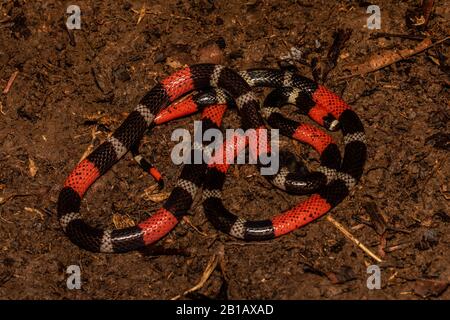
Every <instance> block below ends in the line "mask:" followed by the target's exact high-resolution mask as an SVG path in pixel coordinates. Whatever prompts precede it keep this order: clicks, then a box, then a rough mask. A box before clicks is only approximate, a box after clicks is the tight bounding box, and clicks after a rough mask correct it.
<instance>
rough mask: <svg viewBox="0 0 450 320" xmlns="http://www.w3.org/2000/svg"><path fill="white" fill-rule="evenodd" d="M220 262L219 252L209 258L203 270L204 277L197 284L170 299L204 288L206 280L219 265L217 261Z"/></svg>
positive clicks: (176, 298)
mask: <svg viewBox="0 0 450 320" xmlns="http://www.w3.org/2000/svg"><path fill="white" fill-rule="evenodd" d="M218 262H219V255H218V254H214V255H213V256H212V257H211V258H210V259H209V261H208V264H207V265H206V268H205V271H203V274H202V277H201V278H200V281H199V282H198V283H197V284H196V285H195V286H193V287H192V288H190V289H188V290H186V291H185V292H183V293H182V294H179V295H177V296H175V297H173V298H171V299H170V300H178V299H180V298H181V297H182V296H185V295H187V294H188V293H191V292H194V291H197V290H198V289H200V288H202V287H203V286H204V285H205V283H206V281H208V279H209V277H210V276H211V274H212V273H213V271H214V269H215V268H216V267H217V263H218Z"/></svg>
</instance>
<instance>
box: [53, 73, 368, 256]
mask: <svg viewBox="0 0 450 320" xmlns="http://www.w3.org/2000/svg"><path fill="white" fill-rule="evenodd" d="M254 87H271V88H275V90H274V91H272V93H270V94H269V95H268V96H267V98H266V99H265V101H264V104H263V106H262V107H260V104H259V101H258V99H257V98H256V96H255V94H254V92H253V91H252V88H254ZM211 88H212V90H211ZM194 90H196V91H200V92H199V93H198V94H196V95H194V96H191V97H189V98H188V99H186V100H185V101H184V102H183V103H182V104H181V103H180V105H183V108H184V109H183V110H182V113H183V114H186V113H190V112H194V111H196V110H198V109H202V117H201V120H202V127H203V130H207V129H209V128H219V127H220V126H221V121H222V116H223V114H224V112H225V110H226V108H227V105H231V104H235V105H236V106H237V109H238V111H239V114H240V117H241V120H242V126H243V128H244V129H255V132H256V133H257V139H263V138H262V137H263V136H262V135H260V133H261V132H262V131H263V130H262V129H264V128H265V127H266V124H265V122H267V123H268V124H269V125H270V126H271V127H274V128H278V129H279V130H280V132H281V133H282V134H283V135H286V136H289V137H292V138H294V139H297V140H299V141H303V142H306V143H309V144H310V145H312V146H313V147H314V149H315V150H317V151H318V153H319V154H320V167H319V168H318V169H317V170H316V171H315V172H309V171H307V170H297V171H296V172H292V171H289V169H288V166H285V164H286V162H287V161H286V159H284V158H283V157H285V156H282V157H281V159H280V162H281V164H282V165H281V167H280V170H279V171H278V172H277V173H275V174H273V175H272V176H268V178H269V180H271V182H272V183H273V184H274V185H275V186H277V187H279V188H281V189H284V190H286V191H289V192H293V193H299V194H304V193H313V194H312V195H311V196H309V197H308V198H307V200H305V201H303V202H301V203H299V204H297V205H296V206H294V207H293V208H291V209H289V210H287V211H285V212H283V213H280V214H278V215H276V216H274V217H273V218H272V219H268V220H260V221H249V220H245V219H243V218H240V217H238V216H237V215H236V214H233V213H231V212H230V211H229V210H228V209H226V208H225V206H224V205H223V203H222V199H221V196H222V188H223V185H224V183H225V178H226V173H227V170H228V168H229V166H230V164H228V163H227V161H226V160H225V158H223V159H224V160H225V161H224V162H222V163H214V161H210V162H209V164H207V163H201V164H186V165H184V167H183V169H182V172H181V174H180V177H179V179H178V180H177V183H176V186H175V187H174V189H173V190H172V192H171V194H170V196H169V198H168V199H167V200H166V201H165V202H164V204H163V205H162V207H161V208H160V209H159V210H157V211H156V212H155V213H153V214H152V215H151V216H150V217H149V218H148V219H147V220H145V221H143V222H141V223H139V224H138V225H136V226H133V227H128V228H124V229H112V230H104V229H100V228H96V227H92V226H90V225H88V224H87V223H86V222H85V221H84V220H83V219H82V217H81V214H80V212H79V211H80V205H81V199H82V198H83V196H84V194H85V193H86V191H87V190H88V188H89V187H90V186H91V185H92V184H93V183H94V182H95V181H96V179H98V178H99V177H100V176H102V175H103V174H104V173H105V172H107V171H108V170H109V169H110V168H111V166H113V165H114V164H115V163H116V162H117V161H119V159H121V158H122V157H123V156H124V155H125V154H126V153H127V152H128V151H129V150H131V151H132V153H133V156H134V158H135V159H136V161H137V162H138V163H140V164H141V166H143V167H144V169H146V170H148V171H151V172H150V173H152V175H153V176H155V178H156V179H157V180H161V179H160V175H159V173H158V172H157V170H156V169H154V168H153V167H152V166H151V165H150V164H149V163H148V162H146V161H145V159H143V158H142V157H141V156H140V155H139V153H138V151H137V146H138V144H139V142H140V140H141V139H142V137H143V135H144V133H145V132H146V130H148V129H149V128H151V127H152V126H153V125H155V124H158V123H162V122H166V121H168V120H170V119H172V118H176V117H178V115H177V112H175V113H173V114H171V112H172V111H173V110H176V109H174V108H173V107H169V106H170V105H171V104H172V103H174V102H175V101H177V99H178V98H180V97H182V96H184V95H186V94H187V93H190V92H192V91H194ZM201 90H209V92H208V91H205V92H204V93H202V92H201ZM286 103H291V104H294V105H296V106H297V108H298V110H299V111H300V112H302V113H305V114H308V115H309V116H310V118H311V119H313V120H314V121H316V122H317V123H318V124H320V125H322V126H324V127H325V128H327V129H329V130H336V129H337V128H340V129H341V130H342V133H343V138H344V152H345V153H344V155H343V157H342V161H341V156H340V153H339V149H338V147H337V145H336V144H335V143H334V142H333V141H332V139H331V138H330V136H329V135H328V134H326V133H325V132H324V131H322V130H320V129H318V128H315V127H313V126H311V125H307V124H301V123H298V122H296V121H293V120H290V119H287V118H285V117H284V116H283V115H282V114H281V112H280V110H279V109H280V107H281V106H282V105H283V104H286ZM186 110H187V111H186ZM264 139H267V137H264ZM233 143H234V142H230V141H226V142H225V143H224V144H223V146H222V149H221V152H219V153H218V154H217V155H215V156H214V159H212V160H217V159H220V158H221V157H224V154H225V153H226V150H227V148H229V147H230V145H232V144H233ZM265 146H266V147H263V148H260V147H254V146H252V145H249V148H252V151H253V152H255V153H256V154H258V155H260V156H264V155H267V154H270V152H271V150H270V144H269V143H266V144H265ZM204 147H205V146H194V148H193V150H191V152H192V153H195V152H202V149H203V148H204ZM366 153H367V150H366V142H365V135H364V128H363V125H362V123H361V121H360V119H359V118H358V116H357V115H356V113H355V112H354V111H352V110H351V108H350V107H349V106H348V105H347V104H346V103H345V102H344V101H343V100H342V99H341V98H339V97H338V96H337V95H336V94H334V93H332V92H330V91H329V90H328V89H326V88H325V87H323V86H322V85H319V84H317V83H315V82H314V81H312V80H310V79H308V78H305V77H303V76H300V75H298V74H296V73H295V72H292V71H288V70H278V69H254V70H247V71H242V72H239V73H238V72H235V71H233V70H231V69H230V68H227V67H224V66H221V65H213V64H198V65H193V66H190V67H187V68H184V69H182V70H179V71H177V72H175V73H174V74H172V75H171V76H169V77H167V78H165V79H164V80H163V81H161V82H160V83H158V84H157V85H155V86H154V87H153V88H152V89H151V90H150V91H149V92H148V93H147V94H146V95H145V96H144V97H143V98H142V99H141V100H140V102H139V103H138V105H137V107H136V108H135V109H134V110H133V111H132V112H131V113H130V114H129V115H128V117H127V118H126V119H125V120H124V122H123V123H122V124H121V125H120V127H119V128H117V129H116V130H115V131H114V132H113V134H112V135H111V136H110V137H108V138H107V139H106V141H105V142H103V143H102V144H101V145H100V146H98V147H97V148H96V149H95V150H94V151H93V152H92V153H91V154H90V155H88V156H87V158H86V159H84V160H82V161H81V162H80V163H79V164H78V165H77V166H76V167H75V168H74V169H73V171H72V172H71V173H70V175H69V176H68V178H67V179H66V181H65V183H64V187H63V189H62V190H61V192H60V194H59V198H58V204H57V212H58V218H59V220H60V223H61V225H62V227H63V229H64V231H65V233H66V234H67V235H68V237H69V238H70V239H71V241H72V242H74V243H75V244H77V245H78V246H80V247H81V248H84V249H87V250H90V251H94V252H114V253H119V252H127V251H130V250H137V249H141V248H143V247H144V246H146V245H149V244H152V243H154V242H156V241H157V240H159V239H161V238H162V237H164V236H165V235H166V234H167V233H169V232H170V230H172V229H173V228H174V227H175V226H176V224H177V223H178V221H179V220H180V219H181V218H182V217H183V216H184V215H185V214H187V212H188V210H189V209H190V207H191V205H192V202H193V199H194V197H195V195H196V193H197V191H198V190H199V189H200V188H203V193H202V198H203V199H202V201H203V207H204V212H205V215H206V216H207V218H208V219H209V221H211V223H212V224H213V225H214V226H215V227H216V228H217V229H219V230H221V231H223V232H225V233H228V234H230V235H232V236H234V237H237V238H241V239H246V240H265V239H271V238H274V237H277V236H280V235H283V234H286V233H288V232H290V231H293V230H295V229H296V228H299V227H301V226H303V225H305V224H307V223H309V222H311V221H313V220H315V219H317V218H319V217H320V216H322V215H323V214H325V213H326V212H328V211H329V210H330V209H332V208H333V207H335V206H336V205H338V204H339V203H340V202H341V201H342V200H343V199H344V198H345V197H346V196H347V195H348V193H349V191H350V189H351V188H353V187H354V186H355V184H356V183H357V182H358V180H359V179H360V177H361V175H362V172H363V166H364V163H365V160H366Z"/></svg>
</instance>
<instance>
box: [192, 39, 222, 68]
mask: <svg viewBox="0 0 450 320" xmlns="http://www.w3.org/2000/svg"><path fill="white" fill-rule="evenodd" d="M198 60H199V62H200V63H214V64H222V63H223V60H224V57H223V51H222V50H221V49H220V47H219V45H218V44H217V43H212V44H210V45H207V46H206V47H203V48H201V49H200V50H199V52H198Z"/></svg>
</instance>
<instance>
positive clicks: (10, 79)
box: [3, 70, 19, 94]
mask: <svg viewBox="0 0 450 320" xmlns="http://www.w3.org/2000/svg"><path fill="white" fill-rule="evenodd" d="M18 74H19V71H18V70H17V71H14V73H13V74H12V75H11V77H9V80H8V83H7V84H6V87H5V89H4V90H3V94H7V93H8V92H9V90H10V89H11V86H12V84H13V82H14V80H16V77H17V75H18Z"/></svg>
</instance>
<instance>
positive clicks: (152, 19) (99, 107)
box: [0, 0, 450, 299]
mask: <svg viewBox="0 0 450 320" xmlns="http://www.w3.org/2000/svg"><path fill="white" fill-rule="evenodd" d="M72 2H73V1H72ZM72 2H70V3H69V2H66V1H53V0H48V1H21V0H15V1H3V2H2V3H1V5H0V41H1V45H0V87H1V88H2V90H3V88H4V87H5V86H6V84H7V82H8V80H9V78H10V76H11V75H12V74H13V73H14V72H15V71H19V73H18V75H17V78H16V79H15V81H14V83H13V84H12V87H11V89H10V90H9V92H8V93H7V94H1V95H0V106H1V110H2V113H1V114H0V186H1V187H0V198H1V201H0V203H1V204H0V220H1V222H0V298H3V299H25V298H26V299H29V298H32V299H36V298H44V299H60V298H70V299H91V298H106V299H136V298H144V299H168V298H171V297H174V296H176V295H178V294H180V293H182V292H184V291H185V290H187V289H189V288H191V287H192V286H194V285H195V284H196V283H197V282H198V280H199V279H200V277H201V275H202V273H203V271H204V269H205V267H206V265H207V263H208V261H209V259H210V258H211V256H213V255H214V254H216V253H217V252H218V251H220V250H221V246H223V250H224V267H225V274H226V277H225V278H224V277H223V276H222V273H221V271H220V269H219V268H217V269H216V270H215V271H214V272H213V273H212V275H211V277H210V278H209V279H208V281H207V282H206V284H205V285H204V286H203V287H202V288H201V289H200V290H199V291H198V293H197V294H195V295H191V298H202V297H203V298H204V297H208V298H228V299H331V298H332V299H416V298H420V297H421V296H422V297H423V296H425V297H430V298H441V299H449V298H450V290H446V289H445V288H446V286H447V285H448V282H450V269H449V267H448V266H449V264H450V254H449V245H450V232H449V231H450V228H449V226H450V216H449V212H448V200H449V193H448V186H449V176H448V172H449V170H450V164H449V162H448V159H449V157H448V151H449V134H450V133H449V108H448V86H449V78H448V67H446V66H445V60H444V59H440V60H439V57H444V58H445V57H449V53H450V52H449V50H448V46H446V45H445V44H440V45H437V46H435V47H433V48H431V49H429V50H427V51H425V52H422V53H420V54H417V55H414V56H413V57H411V58H408V59H407V60H404V61H401V62H398V63H396V64H394V65H391V66H389V67H386V68H383V69H382V70H379V71H376V72H373V73H369V74H367V75H365V76H363V77H352V78H349V79H346V80H342V79H341V80H339V78H340V77H342V76H343V75H345V74H346V73H345V72H344V66H345V65H348V64H352V63H355V62H363V61H365V60H366V59H367V57H368V55H369V54H372V53H375V52H378V51H380V50H389V49H393V48H411V47H414V46H415V45H416V44H417V43H418V41H416V40H408V39H402V38H397V37H392V38H379V39H370V38H369V36H370V34H371V33H373V32H374V31H371V30H368V29H367V28H366V27H365V25H366V19H367V17H368V16H369V14H367V13H366V8H367V6H368V5H369V4H368V3H362V1H359V2H356V1H351V2H350V1H325V0H321V1H266V0H262V1H260V0H256V1H253V0H252V1H248V2H244V1H214V2H213V1H206V0H195V1H190V2H188V1H175V0H165V1H160V0H157V1H148V2H145V1H131V0H130V1H81V0H79V1H76V4H78V5H79V6H80V8H81V12H82V22H81V30H73V31H71V32H70V33H69V32H68V31H67V29H66V28H65V20H66V19H67V16H68V15H67V14H66V8H67V6H68V5H69V4H72ZM418 2H420V1H401V2H395V4H392V2H391V1H387V0H386V1H381V0H380V1H377V3H378V4H379V5H380V8H381V17H382V24H381V27H382V29H381V30H378V31H382V32H393V33H402V34H407V33H409V34H412V33H415V34H419V35H420V34H423V33H420V32H419V31H417V30H413V29H411V28H410V27H408V26H407V25H406V23H405V15H406V13H407V11H408V10H410V9H414V8H416V7H417V6H418V4H419V3H418ZM435 2H436V3H435V7H434V10H433V13H432V15H431V20H430V21H429V24H428V30H427V31H426V32H425V33H424V34H427V35H429V36H431V37H432V38H434V39H442V38H444V37H445V36H446V32H448V30H449V24H448V21H449V20H448V18H449V13H450V12H449V8H448V6H445V1H435ZM144 3H146V8H147V14H146V15H145V16H143V18H142V19H141V21H140V22H139V23H138V24H137V21H138V17H139V11H140V9H141V8H142V6H143V4H144ZM133 10H134V11H133ZM136 12H137V13H136ZM339 28H341V29H345V28H349V29H351V30H352V31H353V32H352V35H351V37H350V40H349V41H348V42H347V43H346V44H345V47H344V48H343V50H342V51H341V53H340V58H339V60H338V61H337V67H336V68H334V69H333V70H332V71H331V72H330V74H329V76H328V80H327V81H326V85H327V86H328V87H329V88H330V89H332V90H334V91H335V92H337V93H339V94H340V95H341V96H342V97H343V98H344V99H345V100H346V101H348V102H349V103H350V104H351V105H352V106H353V108H354V109H355V110H356V112H357V113H358V115H359V116H360V118H361V119H362V121H363V122H364V125H365V128H366V131H367V136H368V146H369V160H368V162H367V164H366V167H365V172H364V175H363V178H362V180H361V182H360V183H359V184H358V186H357V187H356V188H355V190H354V191H353V192H352V193H351V195H350V196H349V197H348V198H347V199H346V200H345V201H344V202H343V203H341V204H340V205H339V206H338V207H337V208H335V209H334V210H333V211H332V214H333V216H334V218H335V219H336V220H337V221H339V222H340V223H341V224H343V225H344V226H345V227H346V228H347V229H348V230H350V231H351V232H352V234H353V235H354V236H355V237H356V238H358V239H359V240H360V241H361V242H362V243H364V244H366V245H367V246H368V247H369V248H370V249H371V250H372V251H373V252H375V253H376V254H380V253H379V250H378V246H379V245H380V241H382V240H381V237H380V235H379V234H378V233H377V232H376V231H375V230H374V229H373V228H371V227H369V226H366V225H365V224H362V223H361V221H358V220H357V218H359V219H360V220H362V221H368V222H369V223H371V222H372V220H370V216H369V214H368V213H367V211H366V210H365V209H364V208H365V205H366V204H367V203H370V202H371V203H375V204H376V205H377V207H378V212H379V213H380V214H381V215H382V216H383V217H384V218H385V219H386V221H387V225H388V226H389V227H391V228H393V229H394V230H388V231H387V232H386V234H385V236H386V248H390V247H393V246H396V245H402V246H400V247H397V248H394V250H391V251H390V250H388V249H387V250H386V255H385V257H384V261H383V262H382V263H381V264H379V265H380V267H381V271H382V288H381V289H380V290H368V289H367V286H366V280H367V276H368V274H367V272H366V268H367V266H368V265H370V264H374V263H375V262H374V261H373V260H372V259H371V258H370V257H368V256H367V255H366V254H365V253H364V252H363V251H362V250H361V249H359V248H358V247H357V246H355V244H354V243H353V242H351V241H349V240H348V239H347V238H345V237H344V235H343V234H342V233H341V232H340V231H339V230H338V229H337V228H336V227H335V226H334V225H333V224H332V223H330V222H329V221H328V220H327V219H326V218H322V219H319V220H318V221H316V222H314V223H312V224H310V225H308V226H306V227H304V228H302V229H300V230H297V231H295V232H292V233H291V234H289V235H287V236H284V237H281V238H279V239H276V240H273V241H268V242H264V243H244V242H241V241H237V240H235V239H233V238H231V237H229V236H226V235H224V234H221V233H219V232H217V231H216V230H215V229H214V228H213V227H212V226H211V225H210V223H209V222H208V221H207V220H206V218H205V216H204V214H203V212H202V209H201V205H200V203H199V202H196V204H195V205H194V207H193V209H192V210H191V212H190V213H191V215H190V216H189V219H190V222H191V224H192V225H193V226H195V227H196V228H198V230H199V231H200V232H201V233H200V232H198V231H196V230H195V229H194V228H193V227H192V226H191V225H190V224H188V223H186V222H182V223H180V224H179V225H178V226H177V227H176V228H175V230H174V231H173V232H171V233H170V234H169V235H168V236H167V237H165V238H164V239H163V240H162V241H160V242H159V243H158V244H157V245H156V246H154V247H152V248H150V249H149V250H148V252H146V253H141V252H133V253H128V254H122V255H105V254H93V253H90V252H86V251H83V250H80V249H78V248H77V247H76V246H75V245H73V244H72V243H71V242H70V241H69V240H68V239H67V238H66V236H65V235H64V234H63V232H62V231H61V228H60V226H59V223H58V220H57V218H56V216H55V214H54V212H55V203H56V199H57V196H58V191H59V190H60V188H61V186H62V183H63V181H64V179H65V177H66V176H67V175H68V174H69V172H70V171H71V169H72V168H73V167H74V165H75V164H76V163H77V162H78V160H79V159H80V157H81V156H82V154H83V153H84V152H85V150H86V148H87V147H88V145H89V143H90V142H91V140H92V131H93V130H94V131H96V132H97V134H96V138H95V140H94V143H95V144H96V145H97V144H98V143H100V142H101V141H103V139H105V137H106V136H107V135H108V133H109V132H110V131H112V130H114V129H115V128H117V127H118V125H119V124H120V122H121V121H122V120H123V119H124V118H125V116H126V114H125V113H126V112H129V111H130V110H131V109H132V108H133V105H135V104H136V103H137V101H138V100H139V99H140V97H142V95H143V94H144V93H145V92H146V91H147V90H149V89H150V88H151V87H152V86H153V85H154V84H155V83H156V81H158V80H160V79H162V78H164V77H165V76H167V75H168V74H170V73H172V72H173V71H174V70H175V68H176V67H177V65H181V66H182V65H185V64H193V63H197V62H199V59H198V57H199V56H201V57H202V59H204V58H203V57H204V56H205V54H204V53H201V54H200V53H199V51H200V49H201V48H202V47H204V46H205V45H207V44H208V43H213V42H215V43H218V45H219V46H222V47H223V45H224V44H225V45H226V46H225V48H224V49H223V54H224V57H223V63H224V64H226V65H227V66H230V67H232V68H235V69H238V70H243V69H246V68H255V67H261V66H272V67H277V63H278V62H279V61H280V57H281V56H284V55H286V54H287V53H288V52H289V50H290V48H291V47H297V48H299V49H300V50H302V52H303V55H302V59H303V60H304V61H303V62H307V63H310V62H311V61H312V60H313V59H314V58H317V59H318V61H319V62H323V61H326V57H327V51H328V48H329V47H330V46H331V44H332V42H333V38H332V37H333V31H335V30H337V29H339ZM206 56H207V55H206ZM296 65H297V67H298V68H299V71H300V72H301V73H302V74H304V75H306V76H308V77H311V76H312V75H311V68H310V67H309V66H307V65H306V64H305V63H303V64H302V63H296ZM446 72H447V74H446ZM101 116H103V117H101ZM198 117H199V116H198V115H195V116H193V117H190V118H186V119H180V120H177V121H174V122H172V123H170V124H167V125H163V126H161V127H158V128H156V129H155V130H154V131H153V132H152V134H151V136H147V137H146V138H145V146H146V148H144V149H145V153H146V154H147V155H151V154H152V153H153V154H154V156H153V158H154V161H155V163H157V164H158V167H159V168H160V169H161V170H162V171H163V172H164V175H165V176H166V178H167V181H168V183H167V186H166V190H171V188H172V187H173V181H175V180H176V177H177V176H178V174H179V172H180V167H177V166H175V165H174V164H172V162H171V161H170V157H169V156H170V150H171V147H172V146H173V145H174V142H171V141H170V134H171V132H172V130H173V128H180V127H186V128H192V122H193V120H194V119H198ZM225 123H226V126H229V127H237V126H238V125H239V118H238V116H237V115H236V114H235V113H234V111H231V112H229V114H228V115H227V117H226V119H225ZM337 137H338V141H341V140H342V139H341V137H340V135H337ZM286 143H292V142H290V141H289V140H286ZM149 147H151V148H152V151H150V150H149V149H150V148H149ZM305 151H306V154H305ZM309 151H310V150H309V149H308V148H307V147H305V148H304V150H303V153H304V155H303V157H304V158H305V159H309V158H311V159H314V158H317V156H316V155H315V154H314V153H313V152H311V154H310V155H309ZM35 170H37V171H36V172H34V171H35ZM256 173H257V171H256V169H255V168H254V167H253V166H247V165H245V166H240V167H237V166H235V167H233V174H232V175H230V178H229V179H228V181H227V185H228V188H227V190H226V192H225V196H226V199H227V200H226V203H227V205H228V207H230V208H232V209H234V210H237V211H241V212H243V213H242V215H243V216H246V217H253V218H263V217H269V216H271V215H273V214H275V213H277V212H279V211H280V210H285V209H287V208H289V207H290V206H292V205H293V204H294V203H296V202H298V201H300V197H295V196H287V195H285V194H283V193H282V192H280V191H275V190H273V189H272V187H271V186H270V185H269V184H268V183H267V181H266V180H265V179H264V178H262V177H260V176H259V175H258V174H256ZM151 184H153V181H152V180H151V178H150V177H147V176H145V175H143V174H142V172H141V170H140V169H139V167H138V166H137V165H136V164H135V163H134V162H133V161H132V159H131V157H130V156H129V155H127V156H126V157H125V158H124V159H123V160H122V161H121V162H120V163H118V164H117V165H116V166H114V168H113V169H112V170H110V172H108V173H107V174H106V175H105V176H104V177H103V178H102V179H100V180H99V181H98V182H97V183H96V184H95V185H94V186H93V187H92V188H91V189H90V192H88V194H87V196H86V197H85V200H83V205H82V212H83V214H84V216H85V217H86V219H87V220H88V221H89V222H90V223H92V224H97V225H103V226H109V227H111V226H113V221H112V215H113V214H121V215H123V216H128V217H129V218H131V219H132V220H133V221H135V222H137V221H140V220H142V219H144V218H145V217H147V216H148V215H149V213H151V212H153V211H154V210H155V209H156V208H158V207H159V206H160V204H155V203H152V202H149V201H146V200H144V199H143V198H142V197H141V195H142V193H143V190H144V189H145V188H147V187H148V186H149V185H151ZM12 195H15V197H9V196H12ZM45 208H49V209H50V210H52V212H53V214H49V213H46V212H45V211H44V209H45ZM262 211H263V212H262ZM72 264H76V265H79V266H81V270H82V288H81V290H68V289H67V288H66V277H67V274H66V268H67V267H68V266H69V265H72ZM336 280H338V281H336ZM339 280H340V281H339ZM424 280H433V281H436V282H426V281H425V282H424ZM336 282H341V283H336ZM430 284H432V285H430Z"/></svg>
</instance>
